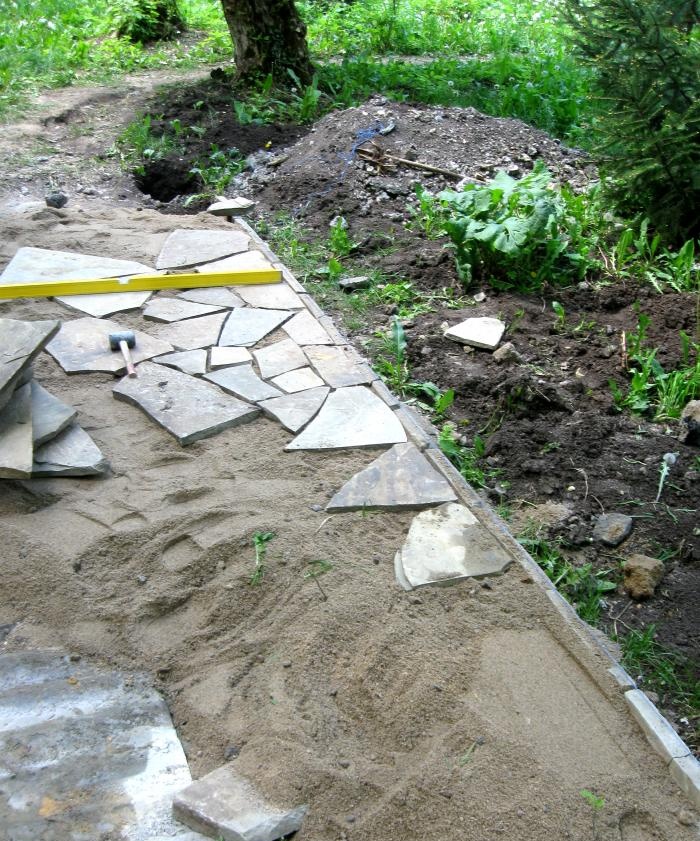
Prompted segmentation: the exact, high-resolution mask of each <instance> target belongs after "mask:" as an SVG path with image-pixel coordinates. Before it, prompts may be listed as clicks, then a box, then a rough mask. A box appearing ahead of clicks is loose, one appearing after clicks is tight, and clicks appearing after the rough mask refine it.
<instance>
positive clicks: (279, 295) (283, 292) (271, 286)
mask: <svg viewBox="0 0 700 841" xmlns="http://www.w3.org/2000/svg"><path fill="white" fill-rule="evenodd" d="M233 288H234V289H235V291H236V293H237V294H238V295H240V296H241V298H243V300H244V301H245V302H246V304H248V306H251V307H261V308H263V309H268V310H301V309H303V308H304V304H303V303H302V301H301V298H300V297H299V296H298V295H297V293H296V292H294V291H293V290H292V289H290V288H289V286H287V284H286V283H285V282H284V281H282V282H281V283H261V284H258V285H254V284H251V285H250V286H234V287H233Z"/></svg>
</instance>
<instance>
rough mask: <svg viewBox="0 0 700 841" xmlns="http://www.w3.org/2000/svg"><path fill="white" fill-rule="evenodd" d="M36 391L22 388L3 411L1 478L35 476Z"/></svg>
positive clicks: (1, 411)
mask: <svg viewBox="0 0 700 841" xmlns="http://www.w3.org/2000/svg"><path fill="white" fill-rule="evenodd" d="M31 392H32V389H31V385H30V384H29V383H27V384H26V385H23V386H20V387H19V388H18V389H17V391H15V392H14V394H13V395H12V397H11V398H10V400H9V401H8V403H7V405H6V406H5V407H4V408H3V409H2V410H0V478H2V479H28V478H29V477H30V476H31V475H32V454H33V452H34V443H33V440H32V394H31Z"/></svg>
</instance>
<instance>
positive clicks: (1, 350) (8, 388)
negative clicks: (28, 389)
mask: <svg viewBox="0 0 700 841" xmlns="http://www.w3.org/2000/svg"><path fill="white" fill-rule="evenodd" d="M60 326H61V322H60V321H18V320H16V319H14V318H0V409H2V407H3V406H4V405H5V404H6V403H7V402H8V401H9V399H10V398H11V397H12V394H13V392H14V390H15V388H17V386H18V385H20V384H21V383H22V381H23V377H24V375H25V372H26V370H27V369H28V368H29V366H30V365H31V362H32V360H33V359H34V357H35V356H37V354H38V353H39V352H40V351H41V350H42V348H44V347H45V346H46V344H47V343H48V342H49V341H50V339H51V338H52V337H53V336H54V335H55V334H56V333H57V332H58V329H59V327H60Z"/></svg>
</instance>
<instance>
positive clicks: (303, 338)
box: [282, 310, 334, 345]
mask: <svg viewBox="0 0 700 841" xmlns="http://www.w3.org/2000/svg"><path fill="white" fill-rule="evenodd" d="M282 329H283V330H284V332H285V333H286V334H287V335H288V336H289V338H290V339H294V341H295V342H296V343H297V344H298V345H332V344H334V342H333V339H331V337H330V336H329V335H328V333H326V331H325V330H324V329H323V327H321V325H320V324H319V323H318V321H316V319H315V318H314V317H313V315H311V313H310V312H309V311H308V310H302V311H301V312H298V313H297V314H296V315H295V316H294V318H290V319H289V321H288V322H287V323H286V324H285V325H284V327H283V328H282Z"/></svg>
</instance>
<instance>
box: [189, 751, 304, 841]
mask: <svg viewBox="0 0 700 841" xmlns="http://www.w3.org/2000/svg"><path fill="white" fill-rule="evenodd" d="M307 809H308V806H296V807H295V808H286V807H282V806H280V805H279V804H277V803H275V804H272V803H270V802H268V801H266V800H265V799H263V797H262V795H261V794H259V792H258V791H256V789H255V788H254V787H253V786H252V785H251V784H250V782H249V781H248V780H247V779H245V777H243V776H241V775H240V774H239V773H237V772H236V770H235V769H234V768H233V767H232V766H231V765H223V766H222V767H221V768H217V769H216V771H212V772H211V773H210V774H207V775H206V777H202V779H201V780H197V782H194V783H192V784H191V785H189V786H188V787H187V788H186V789H185V790H184V791H181V792H180V793H179V794H178V795H176V797H175V800H174V801H173V814H174V815H175V817H176V818H177V819H178V820H179V821H182V822H183V823H184V824H186V825H187V826H189V827H190V828H191V829H194V830H196V831H197V832H203V833H205V834H206V835H210V836H212V837H214V838H223V839H224V841H276V839H278V838H284V837H285V836H287V835H290V834H291V833H293V832H296V831H297V830H298V829H299V828H300V827H301V823H302V821H303V819H304V815H305V814H306V811H307Z"/></svg>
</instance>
